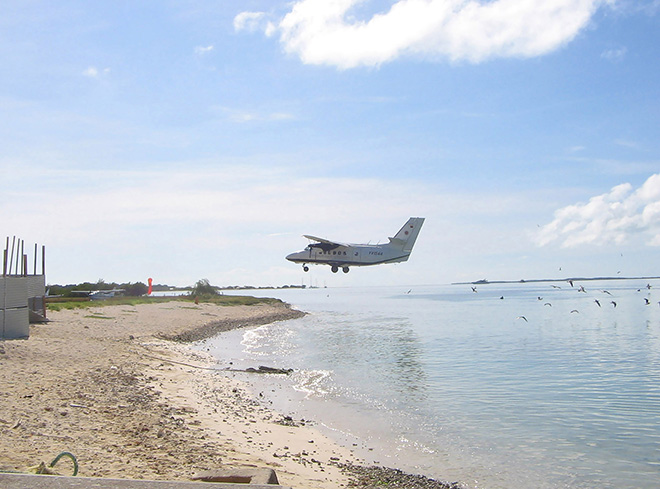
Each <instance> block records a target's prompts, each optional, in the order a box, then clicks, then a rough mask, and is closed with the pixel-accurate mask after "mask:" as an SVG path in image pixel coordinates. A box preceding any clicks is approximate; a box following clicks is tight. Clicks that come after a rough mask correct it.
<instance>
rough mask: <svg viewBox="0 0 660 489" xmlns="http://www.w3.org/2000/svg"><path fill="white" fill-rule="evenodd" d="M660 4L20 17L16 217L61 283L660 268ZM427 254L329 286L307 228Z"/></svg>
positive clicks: (8, 210) (8, 83) (9, 143)
mask: <svg viewBox="0 0 660 489" xmlns="http://www.w3.org/2000/svg"><path fill="white" fill-rule="evenodd" d="M659 27H660V2H659V1H658V0H638V1H629V0H544V1H540V0H539V1H534V0H526V1H523V0H493V1H489V2H485V1H477V0H398V1H397V0H389V1H375V0H362V1H358V0H332V1H330V0H295V1H293V2H291V1H286V2H284V1H282V2H277V1H268V2H266V1H258V0H254V1H241V2H234V1H222V2H209V1H196V0H189V1H184V0H182V1H165V2H163V1H141V2H129V1H111V2H110V1H98V2H94V4H93V6H92V5H91V4H89V2H82V1H67V0H62V1H59V2H46V1H39V0H33V1H23V0H21V1H18V0H16V1H14V0H8V1H5V2H3V4H2V6H0V111H1V112H0V113H1V114H2V117H1V118H0V148H2V151H0V216H2V217H1V221H0V223H1V225H2V226H1V228H0V229H2V232H3V235H4V236H14V235H16V236H19V237H21V238H23V239H24V240H25V241H26V243H28V244H31V243H35V242H36V243H39V244H44V245H46V247H47V254H48V256H47V280H48V282H50V283H73V282H81V281H86V280H90V281H94V280H97V279H99V278H103V279H104V280H106V281H119V282H126V281H131V282H134V281H143V282H146V280H147V278H148V277H153V279H154V281H155V282H156V283H169V284H176V285H186V284H192V283H194V282H195V281H196V280H198V279H200V278H208V279H209V280H210V281H211V282H212V283H214V284H218V285H233V284H239V285H240V284H250V285H281V284H289V283H301V281H302V280H303V279H304V280H305V282H306V283H309V282H310V280H311V281H312V282H315V283H318V284H327V285H328V286H342V285H390V284H392V285H395V284H404V285H414V284H431V283H447V282H453V281H463V280H478V279H481V278H487V279H491V280H496V279H511V280H518V279H521V278H539V277H566V276H594V275H597V276H600V275H616V274H622V275H660V268H659V267H660V265H659V264H660V260H658V258H659V251H660V138H659V137H658V135H659V130H658V128H660V62H659V61H660V58H659V49H658V46H660V28H659ZM410 216H422V217H426V222H425V224H424V228H423V229H422V232H421V234H420V237H419V240H418V242H417V245H416V247H415V250H414V252H413V255H412V257H411V259H410V261H409V262H407V263H403V264H398V265H385V266H380V267H369V268H355V269H353V270H352V271H351V273H349V274H348V275H344V274H342V273H340V274H337V275H333V274H332V273H331V272H330V270H329V268H328V267H313V268H312V271H311V272H310V273H309V274H303V272H302V271H301V268H300V266H299V265H295V264H292V263H289V262H286V261H285V260H284V256H285V255H286V254H287V253H289V252H292V251H296V250H299V249H302V248H304V246H305V245H306V244H307V241H306V240H305V239H304V238H302V236H301V235H302V234H313V235H318V236H324V237H327V238H331V239H337V240H340V241H344V242H346V241H348V242H372V243H375V242H378V241H385V240H386V238H387V237H388V236H392V235H393V234H394V233H395V232H396V231H397V230H398V229H399V227H400V226H401V225H402V224H403V223H404V222H405V220H406V219H407V218H408V217H410Z"/></svg>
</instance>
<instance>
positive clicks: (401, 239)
mask: <svg viewBox="0 0 660 489" xmlns="http://www.w3.org/2000/svg"><path fill="white" fill-rule="evenodd" d="M422 224H424V218H423V217H411V218H410V219H408V222H407V223H405V224H404V225H403V227H402V228H401V229H399V232H398V233H396V234H395V235H394V237H393V238H390V244H391V245H392V246H396V247H400V248H401V249H402V250H403V251H405V252H407V253H410V252H411V251H412V249H413V246H414V245H415V241H416V240H417V236H418V235H419V231H420V230H421V229H422Z"/></svg>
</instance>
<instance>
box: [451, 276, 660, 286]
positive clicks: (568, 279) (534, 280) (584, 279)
mask: <svg viewBox="0 0 660 489" xmlns="http://www.w3.org/2000/svg"><path fill="white" fill-rule="evenodd" d="M658 279H660V277H566V278H531V279H525V278H523V279H520V280H486V279H485V278H483V279H481V280H476V281H474V282H453V283H452V285H489V284H528V283H538V282H589V281H595V280H658Z"/></svg>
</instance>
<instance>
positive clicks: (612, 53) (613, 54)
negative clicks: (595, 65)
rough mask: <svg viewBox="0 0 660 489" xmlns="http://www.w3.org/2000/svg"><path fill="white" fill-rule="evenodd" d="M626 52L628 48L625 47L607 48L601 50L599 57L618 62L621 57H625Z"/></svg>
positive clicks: (621, 59)
mask: <svg viewBox="0 0 660 489" xmlns="http://www.w3.org/2000/svg"><path fill="white" fill-rule="evenodd" d="M627 53H628V49H627V48H625V47H623V48H618V49H608V50H607V51H603V52H602V54H601V55H600V57H601V58H603V59H606V60H607V61H611V62H613V63H618V62H619V61H623V58H625V57H626V54H627Z"/></svg>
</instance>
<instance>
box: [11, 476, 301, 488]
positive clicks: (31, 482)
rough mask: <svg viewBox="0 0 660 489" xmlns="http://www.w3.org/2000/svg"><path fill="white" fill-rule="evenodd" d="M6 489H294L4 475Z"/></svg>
mask: <svg viewBox="0 0 660 489" xmlns="http://www.w3.org/2000/svg"><path fill="white" fill-rule="evenodd" d="M0 487H1V488H2V489H212V488H213V489H290V488H284V487H282V486H279V485H273V484H251V483H250V484H231V483H222V482H216V483H208V482H186V481H145V480H133V479H104V478H100V477H99V478H97V477H61V476H55V475H32V474H8V473H0Z"/></svg>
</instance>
